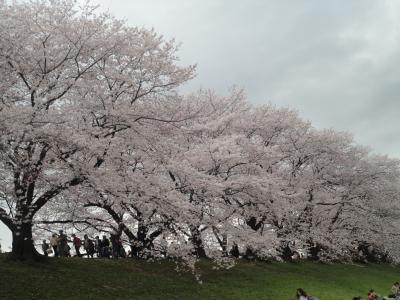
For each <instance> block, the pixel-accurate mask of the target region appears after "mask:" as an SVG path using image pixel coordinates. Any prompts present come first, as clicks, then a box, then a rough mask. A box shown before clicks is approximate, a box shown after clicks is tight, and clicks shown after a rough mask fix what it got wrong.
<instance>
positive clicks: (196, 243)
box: [190, 225, 207, 258]
mask: <svg viewBox="0 0 400 300" xmlns="http://www.w3.org/2000/svg"><path fill="white" fill-rule="evenodd" d="M190 233H191V237H190V242H191V243H192V245H193V247H194V254H195V255H196V256H197V257H199V258H205V257H207V255H206V251H205V249H204V244H203V240H202V238H201V232H200V230H199V229H198V228H197V227H196V226H193V225H191V226H190Z"/></svg>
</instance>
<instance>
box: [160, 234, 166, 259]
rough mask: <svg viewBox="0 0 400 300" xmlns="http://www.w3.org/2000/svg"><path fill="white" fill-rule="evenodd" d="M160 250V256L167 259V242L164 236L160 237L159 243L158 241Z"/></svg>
mask: <svg viewBox="0 0 400 300" xmlns="http://www.w3.org/2000/svg"><path fill="white" fill-rule="evenodd" d="M160 248H161V251H160V252H161V255H162V257H164V258H167V253H168V242H167V240H166V239H165V235H163V236H162V238H161V241H160Z"/></svg>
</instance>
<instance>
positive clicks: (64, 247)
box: [57, 230, 71, 257]
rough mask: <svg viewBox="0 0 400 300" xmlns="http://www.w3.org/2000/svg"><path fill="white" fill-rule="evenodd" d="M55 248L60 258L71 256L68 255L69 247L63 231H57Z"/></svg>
mask: <svg viewBox="0 0 400 300" xmlns="http://www.w3.org/2000/svg"><path fill="white" fill-rule="evenodd" d="M57 247H58V253H59V255H60V257H66V256H71V255H70V253H69V249H70V247H69V246H68V239H67V236H66V235H65V234H64V231H63V230H60V231H59V235H58V239H57Z"/></svg>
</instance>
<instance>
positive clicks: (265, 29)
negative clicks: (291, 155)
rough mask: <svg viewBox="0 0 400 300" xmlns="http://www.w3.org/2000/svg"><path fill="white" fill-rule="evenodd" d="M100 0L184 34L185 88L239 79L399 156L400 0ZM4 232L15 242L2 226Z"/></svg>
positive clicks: (253, 92)
mask: <svg viewBox="0 0 400 300" xmlns="http://www.w3.org/2000/svg"><path fill="white" fill-rule="evenodd" d="M93 2H94V3H98V4H100V5H101V6H102V7H103V8H104V9H106V10H109V11H110V12H111V13H112V14H114V15H115V16H117V17H118V18H123V19H126V20H127V21H128V22H129V24H131V25H134V26H140V27H141V26H144V27H147V28H150V27H154V28H155V30H156V31H157V32H158V33H161V34H163V35H164V36H165V37H166V38H168V39H169V38H172V37H175V38H176V40H177V41H178V42H181V43H182V46H181V49H180V52H179V54H178V55H179V57H180V58H181V61H182V63H183V64H195V63H197V64H198V69H197V74H198V76H197V78H196V79H194V80H193V81H192V82H190V83H189V84H187V85H186V86H185V88H184V90H185V91H191V90H195V89H197V88H199V87H203V88H212V89H215V90H216V91H218V92H221V93H224V92H226V91H227V89H228V88H229V87H230V86H232V85H238V86H240V87H243V88H244V89H245V90H246V93H247V95H248V98H249V100H250V101H251V102H253V103H266V102H272V103H274V104H276V105H280V106H289V107H291V108H293V109H296V110H298V111H299V113H300V116H301V117H303V118H304V119H307V120H310V121H311V122H312V123H313V124H314V126H316V127H318V128H330V127H332V128H334V129H336V130H344V131H349V132H351V133H352V134H353V135H354V137H355V140H356V142H357V143H360V144H363V145H366V146H370V147H371V148H372V149H373V150H374V151H375V152H379V153H385V154H389V155H390V156H392V157H398V158H400V139H399V137H400V121H399V120H398V117H397V114H398V112H400V101H399V99H398V97H399V95H400V2H399V1H396V0H392V1H391V0H379V1H377V0H373V1H372V0H336V1H321V0H304V1H303V0H297V1H289V0H286V1H285V0H276V1H275V0H268V1H264V0H247V1H243V0H168V1H165V0H130V1H127V0H93ZM0 238H1V239H3V241H0V242H1V243H2V244H3V245H4V244H9V238H7V236H6V234H5V230H4V229H1V225H0ZM6 240H7V241H6Z"/></svg>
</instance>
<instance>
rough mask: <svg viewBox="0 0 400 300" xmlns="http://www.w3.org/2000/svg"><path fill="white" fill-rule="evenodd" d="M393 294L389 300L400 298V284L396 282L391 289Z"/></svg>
mask: <svg viewBox="0 0 400 300" xmlns="http://www.w3.org/2000/svg"><path fill="white" fill-rule="evenodd" d="M391 292H392V293H391V294H390V295H389V296H388V297H389V298H396V297H399V296H400V284H399V283H398V282H395V283H394V284H393V286H392V289H391Z"/></svg>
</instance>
